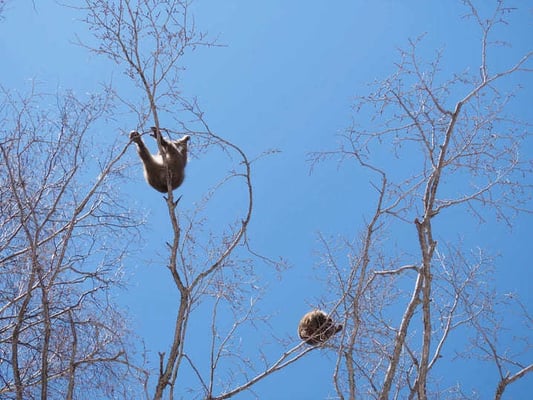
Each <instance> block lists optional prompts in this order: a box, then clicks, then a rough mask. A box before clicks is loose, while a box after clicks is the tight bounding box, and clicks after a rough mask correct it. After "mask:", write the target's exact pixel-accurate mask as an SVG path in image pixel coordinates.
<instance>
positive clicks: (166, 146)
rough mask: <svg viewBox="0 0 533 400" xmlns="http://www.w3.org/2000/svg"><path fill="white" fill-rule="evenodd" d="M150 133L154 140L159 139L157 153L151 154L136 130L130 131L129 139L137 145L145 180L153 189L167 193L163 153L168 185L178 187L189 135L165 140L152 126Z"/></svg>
mask: <svg viewBox="0 0 533 400" xmlns="http://www.w3.org/2000/svg"><path fill="white" fill-rule="evenodd" d="M152 132H153V133H152V134H151V136H153V137H154V138H155V140H156V141H158V142H159V141H160V143H161V150H160V151H159V152H158V153H157V154H151V153H150V151H149V150H148V148H147V147H146V146H145V144H144V142H143V140H142V138H141V135H140V134H139V132H137V131H131V132H130V139H131V140H132V141H133V142H135V144H136V145H137V152H138V153H139V157H141V161H142V163H143V167H144V177H145V179H146V182H148V184H149V185H150V186H152V187H153V188H154V189H155V190H157V191H159V192H161V193H167V191H168V188H167V168H165V165H164V164H163V155H162V154H161V152H162V153H164V155H165V158H164V160H165V161H166V165H167V166H168V171H169V174H170V186H171V188H172V190H174V189H176V188H177V187H179V186H180V185H181V184H182V183H183V180H184V179H185V164H186V163H187V142H188V141H189V139H190V136H189V135H185V136H183V137H182V138H181V139H178V140H166V139H164V138H163V137H162V136H161V132H160V131H159V130H158V129H156V128H155V127H152Z"/></svg>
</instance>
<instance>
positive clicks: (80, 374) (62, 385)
mask: <svg viewBox="0 0 533 400" xmlns="http://www.w3.org/2000/svg"><path fill="white" fill-rule="evenodd" d="M1 95H2V99H1V100H0V101H1V103H0V110H1V111H0V112H1V114H0V120H1V122H2V124H1V126H2V128H1V135H0V137H1V138H2V139H1V142H0V157H1V163H0V165H1V168H0V227H1V229H0V232H1V234H0V275H1V278H0V306H1V308H0V376H1V382H0V394H1V397H2V398H16V399H34V398H35V399H46V398H48V397H51V398H69V399H71V398H84V396H85V395H86V393H93V395H95V396H96V395H98V394H99V395H101V396H104V397H108V396H115V395H116V396H120V393H122V395H123V398H130V394H128V392H129V388H128V385H129V384H130V383H131V382H133V381H136V379H137V378H136V376H137V374H136V373H135V374H133V373H132V371H135V370H131V369H130V368H129V366H128V365H129V361H128V357H127V354H128V351H130V350H131V346H130V344H131V339H130V334H131V332H129V331H128V329H127V327H126V319H125V318H124V316H123V315H122V314H121V312H120V310H119V309H118V308H117V307H116V305H115V304H114V303H113V302H112V301H110V298H109V294H110V292H111V290H112V289H114V290H116V288H117V286H118V285H119V283H120V279H121V260H122V258H123V256H124V253H125V252H126V251H127V249H128V243H129V242H130V241H129V240H124V239H125V238H126V237H127V234H126V232H130V235H131V237H130V239H134V237H135V232H136V231H135V230H133V228H135V227H136V226H137V225H138V224H139V221H137V220H136V219H135V218H133V217H132V216H131V215H130V213H129V211H128V210H127V209H125V208H124V207H123V205H122V204H123V203H122V202H120V201H118V198H117V195H116V192H115V191H114V190H113V183H114V182H115V181H116V179H118V178H119V175H117V174H119V172H120V168H121V166H120V163H119V160H120V158H121V156H122V155H123V153H124V150H125V146H122V148H120V147H117V148H110V149H109V153H108V154H107V158H105V159H100V160H95V159H94V158H93V154H91V153H89V152H88V151H89V149H90V146H89V145H90V143H91V140H92V138H93V136H92V133H91V132H94V131H93V129H94V128H93V127H94V126H95V124H96V123H97V121H98V120H99V119H101V118H103V117H104V116H105V113H106V112H107V111H108V99H107V97H106V96H103V97H99V96H94V97H91V98H89V99H87V100H85V101H80V100H79V99H77V98H76V97H75V96H73V95H72V94H70V93H64V94H60V95H57V97H56V98H53V97H51V96H45V95H41V94H39V93H37V90H36V89H35V88H34V91H33V92H32V93H29V94H27V95H22V94H19V93H15V92H9V91H7V90H4V89H2V91H1ZM51 101H54V102H56V103H57V107H56V108H51V109H44V108H43V106H42V105H43V104H45V103H47V102H51ZM139 387H140V388H142V386H139Z"/></svg>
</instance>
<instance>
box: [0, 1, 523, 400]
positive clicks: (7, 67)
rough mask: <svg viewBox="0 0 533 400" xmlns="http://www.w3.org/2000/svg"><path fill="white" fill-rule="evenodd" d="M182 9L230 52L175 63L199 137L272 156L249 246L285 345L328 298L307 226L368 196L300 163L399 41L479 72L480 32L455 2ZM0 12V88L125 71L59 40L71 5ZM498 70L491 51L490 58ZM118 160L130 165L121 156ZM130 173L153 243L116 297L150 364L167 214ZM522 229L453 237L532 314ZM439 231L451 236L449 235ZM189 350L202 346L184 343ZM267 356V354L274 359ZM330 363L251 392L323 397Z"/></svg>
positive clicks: (102, 78)
mask: <svg viewBox="0 0 533 400" xmlns="http://www.w3.org/2000/svg"><path fill="white" fill-rule="evenodd" d="M519 3H522V4H524V3H525V4H526V5H525V6H524V7H522V9H521V11H520V12H519V13H515V14H514V15H513V16H512V18H511V20H512V24H511V25H509V26H507V27H506V29H505V30H504V31H503V30H502V35H503V37H504V38H505V39H507V40H509V41H512V45H513V46H512V48H509V49H507V50H506V51H507V53H506V54H507V56H508V57H510V58H512V57H513V56H516V55H519V54H523V53H525V52H526V51H527V50H529V49H531V46H532V44H533V43H532V38H533V3H532V2H531V1H529V2H527V1H526V2H518V1H517V2H516V4H519ZM193 8H194V10H195V13H196V22H197V26H198V27H199V28H200V29H201V30H207V31H208V32H209V33H210V34H211V35H212V37H215V36H218V37H219V43H221V44H225V45H226V46H225V47H218V48H211V49H206V48H202V49H199V50H197V51H196V52H194V53H192V54H190V55H188V56H187V67H188V69H187V71H186V72H185V73H184V76H183V80H182V81H183V89H184V93H185V94H186V95H190V96H193V95H194V96H198V98H199V101H200V103H201V105H202V107H203V109H204V111H205V113H206V117H207V120H208V121H209V123H210V126H211V128H212V129H213V130H214V131H216V132H217V133H218V134H220V135H222V136H225V137H227V138H228V139H230V140H232V141H233V142H235V143H237V144H239V145H240V146H242V148H243V149H244V150H245V151H247V152H248V153H249V154H250V156H251V157H252V158H253V157H254V156H256V155H258V154H260V153H261V152H262V151H264V150H266V149H268V148H272V147H275V148H278V149H280V150H281V153H280V154H277V155H273V156H271V157H269V158H265V159H264V160H263V161H261V162H259V163H258V164H257V165H256V167H255V170H254V176H255V179H256V203H255V216H254V218H253V222H252V225H251V232H250V237H251V239H252V240H253V243H254V244H255V246H256V248H257V250H259V251H260V252H262V253H264V254H267V255H269V256H271V257H277V256H282V257H283V258H285V259H287V260H288V262H289V263H290V265H291V266H292V268H291V269H290V270H288V271H287V272H286V273H285V274H284V275H283V278H282V279H281V280H276V279H272V277H273V276H274V274H273V273H270V272H265V278H266V279H269V280H271V282H270V283H269V288H270V289H269V295H268V296H267V298H266V299H265V301H264V303H263V306H262V309H263V310H265V311H267V312H278V314H277V315H276V316H275V317H274V318H273V320H272V326H273V327H274V330H275V331H276V334H277V335H278V336H285V335H290V336H292V337H293V342H294V343H297V338H296V334H295V333H296V324H297V321H298V319H299V318H300V316H301V315H302V314H303V313H305V312H306V311H307V310H308V309H309V308H310V307H311V306H313V305H314V304H315V303H314V302H315V301H316V299H318V298H320V297H322V296H323V295H324V294H327V293H326V292H327V288H325V287H324V286H323V283H322V282H321V281H320V280H317V279H315V275H316V273H317V272H316V271H315V270H314V269H313V266H316V265H317V263H318V261H319V257H318V255H317V252H318V251H319V250H320V248H319V246H318V242H317V234H318V232H324V233H325V234H328V235H329V234H332V235H337V234H346V235H348V236H350V237H354V236H355V235H357V233H358V230H359V229H360V228H361V227H362V219H363V217H364V213H365V212H367V211H368V210H369V207H370V206H371V205H372V203H371V201H372V200H373V198H372V196H370V195H371V191H370V190H369V187H368V181H367V180H365V179H362V178H361V177H360V176H358V171H357V170H356V169H350V168H347V167H345V168H343V169H337V165H336V164H335V163H334V162H333V163H329V164H324V165H323V166H322V167H321V168H319V169H317V170H315V171H314V172H313V173H312V174H309V169H310V165H309V164H308V163H307V162H306V154H307V153H308V152H310V151H316V150H326V149H332V148H334V147H335V141H336V138H335V134H337V133H339V132H341V131H342V130H343V129H345V128H346V127H348V126H349V125H350V121H351V118H352V117H353V113H352V111H351V109H350V106H351V104H352V99H353V98H354V96H356V95H362V94H364V93H365V92H366V91H367V88H366V85H367V83H370V82H372V81H374V80H376V79H378V80H379V79H380V78H383V77H384V76H386V75H388V74H389V73H392V71H393V62H394V61H396V60H397V59H398V53H397V51H396V49H397V48H398V47H402V46H405V45H406V43H407V39H408V38H414V37H417V36H419V35H420V34H422V33H425V32H427V35H426V37H425V39H424V42H423V49H424V51H423V52H422V55H423V56H424V55H426V56H427V57H428V58H430V57H431V56H432V54H433V51H434V50H435V49H438V48H443V49H444V61H443V68H444V73H446V72H447V71H455V72H460V71H463V70H465V69H467V68H470V69H472V70H475V69H477V68H478V66H479V47H478V46H477V44H478V43H479V32H478V31H477V30H476V27H475V26H473V25H472V24H471V23H469V22H467V21H465V20H464V19H461V18H460V16H461V15H463V14H464V13H465V9H464V8H463V7H461V5H460V2H459V1H451V0H446V1H425V0H405V1H393V0H382V1H367V0H339V1H329V2H328V1H303V0H295V1H286V0H270V1H249V0H227V1H214V0H197V2H196V3H195V4H194V7H193ZM4 17H5V19H4V21H2V22H0V55H1V56H2V62H1V63H0V74H1V75H0V76H2V78H1V80H0V82H1V84H2V85H4V86H5V87H7V88H14V89H19V90H21V91H24V90H27V89H28V88H29V81H30V80H31V79H35V80H37V81H39V82H41V83H42V88H43V89H44V90H46V91H55V90H56V89H70V88H71V89H73V90H74V91H76V92H77V93H79V94H83V93H86V92H94V91H98V90H99V88H100V82H108V81H109V80H110V79H112V78H114V79H116V78H117V77H118V76H120V74H121V71H120V70H119V68H118V67H117V66H116V65H114V64H112V63H110V62H108V61H107V60H102V59H100V58H98V57H96V56H95V55H91V54H89V53H87V51H86V50H84V49H82V48H80V47H76V46H74V45H73V44H72V43H71V42H72V41H74V38H75V34H78V35H80V36H82V37H84V36H85V35H86V34H87V33H86V30H85V26H84V25H83V24H81V23H80V22H78V21H76V14H75V13H74V12H73V11H72V10H69V9H66V8H64V7H60V6H58V5H57V4H56V3H55V2H54V1H50V0H42V1H35V6H34V7H33V6H32V2H30V1H18V0H16V1H15V0H13V1H11V2H9V3H8V5H7V9H6V11H5V13H4ZM505 62H506V59H505V58H501V59H498V60H494V65H497V66H501V65H505ZM521 78H527V80H524V81H523V84H524V87H525V89H524V91H523V92H521V94H520V96H519V97H518V98H517V100H515V101H514V102H513V103H512V107H513V110H512V111H514V112H516V113H517V114H519V115H522V117H523V118H524V119H528V120H529V121H530V122H532V120H531V107H532V105H533V93H532V92H533V77H532V76H531V74H530V76H528V77H526V76H525V75H521ZM118 80H119V81H120V79H118ZM119 90H120V88H119ZM135 95H138V94H135ZM119 119H120V117H117V120H119ZM132 123H134V122H132ZM119 128H122V129H124V131H128V130H129V129H133V128H135V126H131V127H130V126H129V123H128V121H121V120H119V121H117V123H116V125H115V126H113V127H112V128H111V129H109V130H107V131H103V132H102V135H109V136H113V135H119V134H120V131H119ZM124 140H125V141H126V140H127V138H126V136H124ZM529 144H531V141H530V142H529ZM193 146H194V138H193ZM523 154H524V157H527V158H529V159H531V156H532V155H533V149H531V147H528V148H524V149H523ZM128 157H130V158H131V160H132V161H133V160H135V159H136V157H137V156H136V154H135V152H134V151H133V149H131V152H130V153H129V155H128ZM211 169H216V166H215V165H208V164H207V163H205V162H203V161H202V159H193V160H191V162H190V164H189V166H188V170H187V180H186V182H185V184H184V185H183V187H182V188H181V189H180V194H181V193H183V199H182V203H186V204H192V202H193V201H194V199H196V198H198V196H199V195H200V194H201V193H202V192H203V190H205V188H206V187H205V182H203V181H202V179H200V178H201V177H203V176H206V175H209V171H210V170H211ZM131 176H132V182H131V183H130V184H128V185H127V187H125V188H124V191H125V193H127V195H128V196H130V197H131V198H136V199H137V203H136V207H139V208H140V209H142V210H144V212H146V213H148V215H149V216H150V218H151V221H152V222H151V223H150V224H149V226H148V230H149V231H148V232H149V234H150V235H151V239H150V240H148V241H147V243H146V247H145V249H144V250H143V253H142V257H140V258H137V259H132V260H130V262H131V268H130V269H129V270H128V272H127V273H128V279H129V280H130V284H131V285H130V288H129V290H128V291H127V292H125V293H120V295H119V296H120V301H121V302H123V303H124V304H126V305H128V308H129V312H130V317H131V318H132V321H133V324H134V326H135V327H137V330H138V334H139V336H141V337H142V338H144V339H145V341H146V344H147V348H148V349H149V350H150V351H151V352H152V354H153V355H155V356H156V355H157V352H158V351H162V350H164V346H165V344H166V343H167V341H168V340H170V338H171V330H172V325H173V320H174V316H175V313H174V305H175V301H174V299H173V296H174V294H175V291H174V290H173V288H172V285H171V283H170V278H169V276H168V274H167V271H166V270H164V269H162V268H157V267H156V266H154V265H145V264H144V261H145V260H149V259H153V258H154V257H155V255H156V254H158V253H157V252H159V254H162V255H164V254H165V253H164V241H165V240H167V236H166V234H167V233H168V232H161V230H160V226H161V225H162V224H165V223H166V222H167V221H166V209H165V208H164V204H163V201H162V200H161V196H160V194H158V193H156V192H155V191H149V190H148V189H147V187H145V186H144V185H145V184H144V182H143V181H142V176H141V173H140V167H139V169H138V170H136V171H132V174H131ZM529 178H530V179H531V177H529ZM530 181H531V180H530ZM145 189H146V190H145ZM187 202H188V203H187ZM221 212H223V211H221ZM453 222H455V223H456V224H459V221H451V223H452V224H453ZM532 222H533V221H532V218H531V217H522V218H521V219H519V220H517V221H515V224H516V225H515V227H514V229H513V230H512V231H509V230H508V229H504V228H498V227H495V226H494V225H492V224H491V225H490V231H487V230H486V228H485V227H483V226H481V227H479V226H472V227H471V228H468V229H466V230H464V231H463V232H462V233H463V234H464V235H465V237H466V242H467V243H472V245H473V246H475V245H477V244H479V245H481V246H488V247H489V248H490V249H491V250H498V249H499V250H500V251H501V254H502V255H503V257H502V258H501V259H499V261H498V262H499V264H497V265H496V267H497V270H498V273H497V276H498V287H497V290H498V291H499V292H501V293H506V292H518V293H521V295H522V296H523V300H524V302H525V304H527V305H528V306H529V307H531V304H532V302H533V297H532V295H531V283H530V282H532V281H533V272H532V269H531V261H530V256H531V247H530V246H531V236H532V235H531V233H532V230H531V224H532ZM448 229H450V228H449V227H448ZM450 233H451V234H455V233H453V228H452V229H450ZM478 242H479V243H478ZM197 318H201V314H197ZM206 318H208V317H207V314H206ZM165 321H168V322H165ZM192 325H193V328H194V322H193V323H192ZM191 346H193V347H194V346H198V347H199V348H200V347H202V346H204V345H203V342H202V341H201V340H196V342H195V340H194V339H193V340H192V342H191ZM191 351H192V352H193V353H194V350H191ZM277 355H278V353H274V354H272V359H274V358H275V357H276V356H277ZM154 360H155V358H154ZM334 360H335V354H328V353H327V352H326V351H315V352H313V353H312V354H311V355H309V356H308V357H307V358H305V359H304V360H303V361H301V362H299V363H297V364H294V365H292V366H291V367H289V368H288V369H287V370H285V371H283V372H281V373H280V374H278V375H275V376H272V377H270V378H268V379H266V380H265V381H263V382H262V383H261V384H259V385H258V386H257V387H256V393H257V394H258V395H259V397H260V398H262V399H280V400H283V399H287V400H288V399H323V398H326V397H327V395H328V394H331V395H333V393H334V392H333V388H332V386H331V376H330V373H329V371H330V370H331V367H332V365H333V363H334ZM471 373H472V382H473V384H474V383H475V385H476V386H477V387H478V389H481V390H488V392H482V393H485V394H486V393H492V392H493V390H494V385H495V380H492V378H494V371H493V370H490V369H487V370H485V369H484V370H481V371H471ZM526 379H527V380H525V381H524V382H522V383H520V384H519V385H517V386H516V388H514V390H510V391H509V394H511V393H514V395H515V397H513V398H515V399H520V398H525V397H522V395H524V396H525V393H529V394H530V393H533V378H532V377H528V378H526ZM296 390H297V391H296ZM481 397H482V398H483V396H481ZM237 398H242V399H246V398H248V396H247V395H243V396H241V397H237ZM509 398H511V397H509Z"/></svg>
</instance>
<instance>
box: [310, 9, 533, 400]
mask: <svg viewBox="0 0 533 400" xmlns="http://www.w3.org/2000/svg"><path fill="white" fill-rule="evenodd" d="M464 3H465V5H466V9H467V12H468V15H467V17H466V18H467V19H468V20H469V21H470V22H471V23H472V22H473V23H474V24H476V25H477V26H478V27H479V29H480V31H481V34H482V40H481V43H480V52H479V54H480V64H479V65H480V67H479V70H474V71H472V72H466V73H459V74H456V75H452V76H451V77H449V78H447V77H446V76H443V74H442V73H441V66H440V64H441V60H442V57H443V55H442V54H441V53H440V52H439V53H437V54H436V56H435V58H434V59H433V60H432V61H430V62H427V61H425V60H422V59H420V58H419V55H418V54H419V50H420V48H421V46H423V45H424V40H423V38H420V39H418V40H412V41H410V42H409V45H408V46H407V48H406V49H405V50H403V51H401V52H400V61H399V62H398V63H397V67H396V71H395V72H394V73H393V74H392V75H391V76H389V77H388V78H387V79H385V80H383V81H380V82H376V84H375V85H374V87H373V90H372V91H371V92H370V93H369V94H368V95H366V96H363V97H361V98H359V99H358V101H357V102H356V104H355V107H354V115H355V117H354V119H355V120H356V121H357V122H354V125H353V126H352V127H351V128H350V129H349V130H347V132H346V133H345V134H343V135H342V137H341V146H340V148H339V149H337V150H333V151H330V152H319V153H315V154H312V155H311V161H312V162H319V161H322V160H325V159H328V158H330V157H338V156H340V158H341V160H342V161H345V160H355V161H356V162H357V164H358V165H359V169H358V170H359V171H363V172H365V171H366V173H368V176H369V177H370V179H371V188H372V190H373V191H374V192H375V193H376V206H375V209H374V212H373V214H372V215H371V217H370V218H369V219H368V221H369V222H368V224H367V225H366V229H365V230H364V231H363V232H362V233H361V235H360V237H358V239H357V240H355V241H349V243H350V244H349V245H348V246H347V247H346V246H344V245H341V246H340V247H339V246H338V245H337V244H335V243H334V242H331V241H330V240H327V239H326V238H324V237H322V238H321V240H322V244H323V246H324V248H325V254H324V263H325V264H326V265H327V266H329V268H330V269H331V282H330V284H331V286H332V288H335V289H336V293H337V296H338V298H339V300H338V302H337V308H336V311H337V312H339V313H341V314H344V315H345V326H346V329H345V330H344V337H343V338H342V342H341V344H340V345H339V348H338V362H337V367H336V371H335V373H334V383H335V385H336V389H337V394H338V396H339V398H342V399H344V398H349V399H355V398H360V397H365V398H379V399H388V398H417V399H427V398H438V397H439V396H443V397H445V398H449V397H448V396H451V397H453V396H456V397H460V398H466V397H468V396H467V394H466V393H462V392H461V388H460V387H456V388H452V389H443V388H441V387H439V386H438V384H437V381H438V379H437V377H436V376H434V375H433V374H432V371H433V370H434V367H435V366H436V365H437V364H438V363H439V361H440V359H441V358H442V357H443V354H444V353H447V357H450V355H449V354H450V352H453V351H455V349H452V350H451V351H450V350H448V352H446V346H447V344H448V342H449V339H450V337H452V336H453V335H456V334H459V335H465V332H466V335H467V337H469V338H471V343H470V345H465V347H464V349H463V350H461V351H462V354H463V355H467V354H468V355H469V356H472V355H473V354H474V355H475V356H479V357H480V358H481V359H483V360H486V361H489V362H490V363H491V364H492V365H493V366H494V365H495V366H496V371H497V373H498V374H499V383H498V382H496V383H495V392H496V394H495V398H499V397H500V396H501V394H502V393H503V391H504V390H505V388H506V386H507V385H508V384H510V383H512V382H513V381H515V380H516V379H518V378H520V377H522V376H524V375H525V374H526V373H528V372H530V371H531V370H533V364H531V350H530V348H531V347H530V345H528V344H527V343H528V337H527V333H525V334H524V337H523V338H522V339H524V340H525V341H526V342H525V343H524V347H523V352H521V354H520V353H519V354H516V355H515V356H514V357H510V358H509V357H507V356H506V352H507V349H504V348H499V347H498V345H497V343H498V338H499V337H500V335H503V334H505V331H504V330H503V329H502V326H501V325H500V323H501V319H500V317H499V314H498V311H501V309H499V306H498V301H497V298H496V297H495V293H494V291H493V289H492V287H491V286H490V285H489V283H488V282H491V277H490V269H491V267H492V265H493V260H492V256H491V254H490V253H487V252H485V251H482V250H479V249H478V250H469V249H468V248H467V247H466V246H464V245H463V244H462V243H461V241H460V240H459V241H457V240H456V238H455V237H454V238H446V237H444V238H443V239H441V240H440V241H438V242H437V239H436V237H442V235H441V234H440V233H439V230H438V229H437V227H436V226H437V222H438V221H439V222H440V221H442V219H443V218H444V219H445V218H446V217H447V215H450V216H453V215H456V216H460V218H461V219H462V221H463V223H467V222H468V221H472V222H476V221H477V222H486V221H487V219H488V220H492V219H493V218H494V217H496V218H497V219H499V220H501V221H503V222H505V223H506V224H508V225H511V224H512V219H513V217H514V216H515V215H516V214H517V213H520V212H527V213H530V212H531V210H528V209H527V206H528V204H527V202H528V201H529V195H528V194H527V193H528V192H530V191H531V185H530V182H528V181H527V180H525V179H524V177H525V176H530V175H531V162H530V160H524V159H522V158H521V157H520V151H519V150H520V148H521V146H523V143H524V141H525V139H526V135H527V126H525V125H524V124H522V123H520V121H517V120H516V119H515V118H512V117H509V116H508V115H506V106H507V105H508V103H509V101H510V100H511V99H512V97H513V94H514V93H513V92H504V91H502V89H501V87H502V83H503V82H502V81H503V80H504V79H506V78H508V77H509V76H511V75H519V74H523V73H527V72H530V69H531V59H532V57H533V53H532V52H529V53H527V54H525V55H523V56H522V57H519V58H517V59H510V60H507V62H506V64H507V66H506V67H505V68H503V69H501V70H494V69H493V68H491V64H490V62H489V60H490V59H491V58H490V57H491V56H492V53H493V52H494V51H495V50H496V47H497V38H495V37H494V34H493V31H494V30H495V29H496V28H497V27H498V26H500V25H503V24H505V23H506V18H507V17H508V15H509V13H510V12H511V10H510V9H508V8H506V7H505V5H504V2H496V7H495V9H494V12H493V14H492V15H490V16H488V18H487V17H486V16H484V15H480V14H479V12H478V9H477V8H476V7H475V5H474V4H473V3H471V2H470V1H465V2H464ZM383 158H386V159H387V162H386V164H387V167H383V166H382V165H381V164H380V163H379V161H377V160H379V159H383ZM389 165H394V166H393V167H392V168H390V167H389ZM467 213H469V214H467ZM467 215H471V216H473V219H468V217H467ZM405 225H407V226H411V229H409V230H408V232H411V233H412V234H411V236H412V237H411V239H412V240H411V242H410V243H409V241H408V240H407V239H403V238H402V240H401V242H402V244H403V245H405V250H404V251H403V252H401V253H399V254H392V253H391V252H389V251H388V250H387V249H388V247H387V246H388V245H390V240H388V239H387V236H389V235H390V233H389V232H394V231H398V232H405V228H403V226H405ZM456 229H458V230H460V227H456ZM457 233H458V235H460V231H458V232H457ZM398 240H399V239H398ZM346 251H347V252H348V253H349V255H350V257H349V259H350V264H348V265H345V263H344V262H342V261H341V260H344V258H341V257H340V255H342V254H344V253H345V252H346ZM517 305H520V303H517V304H515V306H517ZM519 310H520V311H521V312H523V313H524V314H525V315H524V318H525V319H526V320H527V321H531V317H530V315H529V314H527V312H526V310H525V308H519ZM399 315H400V316H401V317H399ZM529 325H530V323H529ZM459 332H460V333H459ZM460 378H462V377H457V380H458V381H460Z"/></svg>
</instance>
